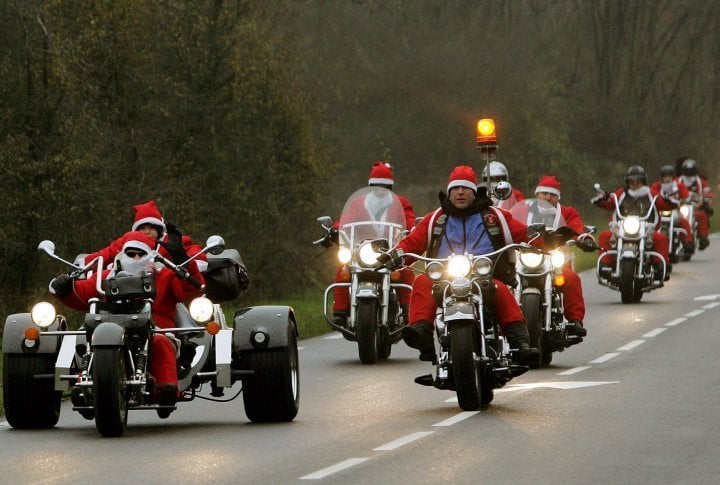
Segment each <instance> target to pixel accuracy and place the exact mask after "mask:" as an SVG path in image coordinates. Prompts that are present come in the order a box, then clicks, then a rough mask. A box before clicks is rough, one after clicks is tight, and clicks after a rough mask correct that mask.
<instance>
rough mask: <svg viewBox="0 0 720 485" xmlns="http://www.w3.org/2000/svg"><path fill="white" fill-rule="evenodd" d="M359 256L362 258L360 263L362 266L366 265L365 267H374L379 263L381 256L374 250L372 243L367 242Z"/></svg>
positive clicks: (362, 246) (361, 247)
mask: <svg viewBox="0 0 720 485" xmlns="http://www.w3.org/2000/svg"><path fill="white" fill-rule="evenodd" d="M358 256H359V257H360V262H361V263H362V264H364V265H365V266H372V265H373V264H375V263H377V259H378V257H379V256H380V253H378V252H377V251H375V250H374V249H373V247H372V243H369V242H366V243H363V244H361V245H360V250H359V251H358Z"/></svg>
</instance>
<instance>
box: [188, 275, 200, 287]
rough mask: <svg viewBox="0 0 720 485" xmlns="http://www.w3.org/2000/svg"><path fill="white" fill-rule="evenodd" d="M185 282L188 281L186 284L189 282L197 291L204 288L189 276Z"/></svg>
mask: <svg viewBox="0 0 720 485" xmlns="http://www.w3.org/2000/svg"><path fill="white" fill-rule="evenodd" d="M187 280H188V282H189V283H190V284H191V285H193V286H194V287H195V288H197V289H198V290H202V289H203V286H204V285H203V284H202V283H200V282H199V281H198V280H196V279H195V278H193V277H192V276H189V275H188V277H187Z"/></svg>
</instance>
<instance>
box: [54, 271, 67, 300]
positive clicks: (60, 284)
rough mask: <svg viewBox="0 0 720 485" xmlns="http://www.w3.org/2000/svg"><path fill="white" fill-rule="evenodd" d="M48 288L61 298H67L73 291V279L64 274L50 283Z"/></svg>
mask: <svg viewBox="0 0 720 485" xmlns="http://www.w3.org/2000/svg"><path fill="white" fill-rule="evenodd" d="M50 288H52V289H53V291H55V294H56V295H57V296H59V297H61V298H62V297H65V296H68V295H69V294H70V293H71V292H72V290H73V277H72V276H68V275H66V274H63V275H60V276H58V277H57V278H54V279H53V280H52V281H51V282H50Z"/></svg>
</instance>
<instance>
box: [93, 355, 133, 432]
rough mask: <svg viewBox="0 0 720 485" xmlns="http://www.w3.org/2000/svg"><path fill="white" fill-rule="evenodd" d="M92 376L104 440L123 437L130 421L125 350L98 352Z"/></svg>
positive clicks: (98, 428) (96, 406) (97, 424)
mask: <svg viewBox="0 0 720 485" xmlns="http://www.w3.org/2000/svg"><path fill="white" fill-rule="evenodd" d="M92 376H93V399H94V402H95V427H96V428H97V430H98V431H99V432H100V434H101V435H103V436H120V435H122V434H123V433H124V432H125V427H126V426H127V417H128V403H127V390H126V388H125V377H126V376H127V367H126V365H125V358H124V356H123V348H122V347H104V348H103V347H101V348H96V349H95V351H94V352H93V363H92Z"/></svg>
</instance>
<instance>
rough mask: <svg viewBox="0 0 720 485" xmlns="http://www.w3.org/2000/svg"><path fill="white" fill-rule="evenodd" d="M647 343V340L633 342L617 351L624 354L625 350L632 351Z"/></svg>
mask: <svg viewBox="0 0 720 485" xmlns="http://www.w3.org/2000/svg"><path fill="white" fill-rule="evenodd" d="M645 342H646V340H633V341H632V342H628V343H626V344H625V345H623V346H622V347H618V349H617V350H619V351H620V352H624V351H625V350H632V349H634V348H635V347H639V346H640V345H642V344H644V343H645Z"/></svg>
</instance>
